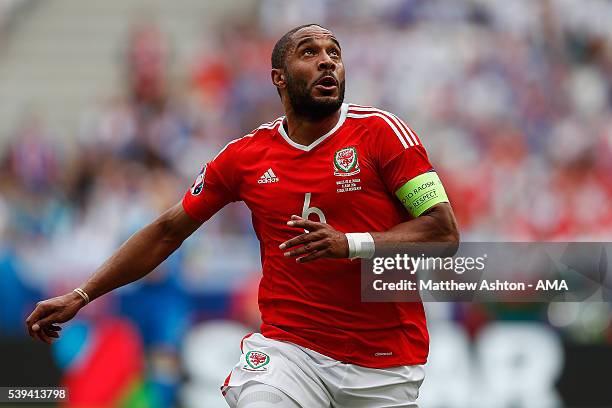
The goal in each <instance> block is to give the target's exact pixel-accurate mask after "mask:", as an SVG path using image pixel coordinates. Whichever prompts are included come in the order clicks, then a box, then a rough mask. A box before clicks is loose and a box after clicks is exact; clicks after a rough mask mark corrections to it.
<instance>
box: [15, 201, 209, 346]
mask: <svg viewBox="0 0 612 408" xmlns="http://www.w3.org/2000/svg"><path fill="white" fill-rule="evenodd" d="M200 225H202V221H197V220H195V219H194V218H192V217H191V216H189V215H188V214H187V213H186V212H185V210H184V209H183V205H182V203H180V202H179V203H178V204H176V205H175V206H174V207H172V208H170V209H169V210H167V211H166V212H164V213H163V214H162V215H160V216H159V217H158V218H157V219H156V220H155V221H153V222H152V223H151V224H149V225H147V226H146V227H144V228H142V229H141V230H139V231H138V232H136V233H135V234H134V235H132V236H131V237H130V238H129V239H128V240H127V241H126V242H125V243H124V244H123V245H121V247H120V248H119V249H118V250H117V251H116V252H115V253H114V254H113V255H112V256H111V257H110V258H109V259H108V260H107V261H106V262H105V263H104V264H103V265H102V266H100V268H98V270H97V271H96V272H95V273H94V274H93V275H92V276H91V277H90V278H89V279H88V280H87V282H86V283H85V284H84V285H82V286H81V289H83V291H85V293H86V294H87V295H88V296H89V299H90V301H91V300H93V299H95V298H98V297H100V296H102V295H104V294H105V293H108V292H110V291H112V290H113V289H116V288H118V287H120V286H123V285H126V284H128V283H131V282H134V281H136V280H138V279H140V278H142V277H144V276H145V275H147V274H148V273H149V272H151V271H152V270H154V269H155V268H156V267H157V266H158V265H159V264H160V263H162V262H163V261H164V260H165V259H166V258H168V257H169V256H170V255H171V254H172V253H173V252H174V251H176V250H177V249H178V248H179V247H180V246H181V244H182V243H183V241H184V240H185V239H186V238H187V237H189V236H190V235H191V234H192V233H193V232H194V231H195V230H197V229H198V228H199V227H200ZM85 304H86V302H85V300H84V299H83V298H81V296H80V295H79V294H77V293H76V292H70V293H68V294H66V295H63V296H58V297H55V298H52V299H48V300H45V301H43V302H39V303H38V304H37V306H36V309H34V311H33V312H32V314H30V316H29V317H28V318H27V320H26V325H27V327H28V332H29V334H30V336H32V337H37V338H39V339H40V340H42V341H44V342H46V343H51V338H52V337H54V338H57V337H59V335H58V333H57V332H58V331H59V330H61V329H60V328H59V326H57V324H58V323H64V322H66V321H68V320H70V319H72V318H73V317H74V316H75V315H76V313H77V312H78V311H79V310H80V308H81V307H83V306H84V305H85Z"/></svg>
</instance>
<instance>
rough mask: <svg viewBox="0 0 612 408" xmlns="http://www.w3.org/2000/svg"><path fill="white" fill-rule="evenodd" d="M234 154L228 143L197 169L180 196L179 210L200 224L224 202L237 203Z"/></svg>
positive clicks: (224, 203)
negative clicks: (193, 178) (181, 198)
mask: <svg viewBox="0 0 612 408" xmlns="http://www.w3.org/2000/svg"><path fill="white" fill-rule="evenodd" d="M234 152H235V148H234V146H232V142H230V144H228V145H226V146H225V147H224V148H223V150H221V152H220V153H219V154H218V155H217V156H216V157H215V158H214V159H212V160H211V161H210V162H208V163H207V164H206V165H204V167H203V168H202V170H200V173H198V175H197V177H196V180H195V181H194V183H193V184H192V186H191V188H190V189H189V190H188V191H187V192H186V193H185V195H184V196H183V202H182V203H183V209H184V210H185V212H186V213H187V214H189V216H191V217H192V218H194V219H196V220H198V221H202V222H204V221H206V220H208V219H209V218H210V217H212V216H213V215H214V214H215V213H216V212H217V211H219V210H220V209H221V208H223V207H224V206H225V205H227V204H228V203H230V202H233V201H238V200H239V191H238V188H239V184H238V179H237V177H236V173H237V171H238V170H237V168H236V161H234V160H233V157H234Z"/></svg>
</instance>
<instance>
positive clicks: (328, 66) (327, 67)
mask: <svg viewBox="0 0 612 408" xmlns="http://www.w3.org/2000/svg"><path fill="white" fill-rule="evenodd" d="M335 69H336V63H335V62H334V60H333V59H331V58H330V56H329V55H328V54H327V53H326V52H324V53H323V55H322V57H321V59H320V60H319V70H321V71H333V70H335Z"/></svg>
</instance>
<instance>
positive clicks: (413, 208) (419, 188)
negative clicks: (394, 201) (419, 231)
mask: <svg viewBox="0 0 612 408" xmlns="http://www.w3.org/2000/svg"><path fill="white" fill-rule="evenodd" d="M395 195H396V196H397V198H399V200H400V201H401V202H402V204H403V205H404V207H406V209H407V210H408V212H409V213H410V214H411V215H412V216H413V217H418V216H419V215H421V214H423V213H424V212H425V211H427V210H428V209H430V208H431V207H433V206H434V205H436V204H439V203H444V202H448V197H447V196H446V191H444V186H442V182H441V181H440V178H439V177H438V174H437V173H436V172H435V171H429V172H427V173H423V174H420V175H418V176H416V177H415V178H413V179H412V180H410V181H409V182H407V183H406V184H404V185H403V186H401V187H400V188H399V189H398V190H397V191H396V192H395Z"/></svg>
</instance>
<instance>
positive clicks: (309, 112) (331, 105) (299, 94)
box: [287, 73, 344, 121]
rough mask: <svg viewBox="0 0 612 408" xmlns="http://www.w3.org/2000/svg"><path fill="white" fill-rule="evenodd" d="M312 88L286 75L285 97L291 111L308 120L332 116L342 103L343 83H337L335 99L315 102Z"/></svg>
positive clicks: (301, 80)
mask: <svg viewBox="0 0 612 408" xmlns="http://www.w3.org/2000/svg"><path fill="white" fill-rule="evenodd" d="M313 87H314V86H312V87H310V88H309V87H308V84H307V83H306V81H305V80H303V79H301V78H295V77H292V76H291V75H290V74H288V73H287V95H288V96H289V102H290V103H291V107H292V108H293V111H294V112H295V113H296V114H298V115H299V116H302V117H305V118H307V119H309V120H313V121H314V120H320V119H323V118H325V117H327V116H330V115H332V114H334V113H335V112H336V111H337V110H338V109H340V107H341V106H342V102H344V81H342V82H340V83H338V97H337V98H336V99H326V100H316V99H315V98H313V96H312V88H313Z"/></svg>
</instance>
